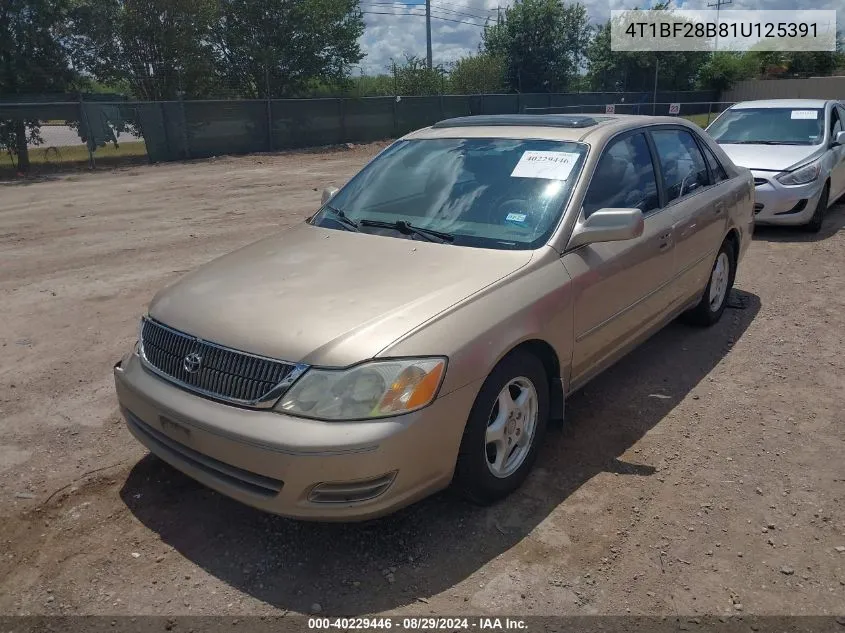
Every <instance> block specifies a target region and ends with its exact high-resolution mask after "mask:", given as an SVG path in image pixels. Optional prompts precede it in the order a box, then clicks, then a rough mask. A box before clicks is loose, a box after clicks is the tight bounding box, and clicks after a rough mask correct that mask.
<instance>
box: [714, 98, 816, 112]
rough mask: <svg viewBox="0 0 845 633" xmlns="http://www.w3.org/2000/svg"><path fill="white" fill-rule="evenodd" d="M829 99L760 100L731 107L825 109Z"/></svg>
mask: <svg viewBox="0 0 845 633" xmlns="http://www.w3.org/2000/svg"><path fill="white" fill-rule="evenodd" d="M828 101H830V100H828V99H760V100H759V101H740V102H739V103H735V104H734V105H732V106H731V109H732V110H741V109H744V108H823V107H825V105H826V104H827V103H828Z"/></svg>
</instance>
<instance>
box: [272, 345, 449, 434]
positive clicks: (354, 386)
mask: <svg viewBox="0 0 845 633" xmlns="http://www.w3.org/2000/svg"><path fill="white" fill-rule="evenodd" d="M445 370H446V359H445V358H409V359H397V360H383V361H372V362H369V363H364V364H363V365H357V366H356V367H352V368H350V369H309V370H308V371H307V372H306V373H305V375H304V376H302V378H300V379H299V380H297V381H296V382H295V383H294V385H293V387H291V388H290V389H289V390H288V392H287V393H286V394H285V395H284V396H282V399H281V400H280V401H279V403H278V404H277V405H276V410H277V411H281V412H283V413H290V414H291V415H298V416H302V417H307V418H316V419H318V420H366V419H370V418H384V417H387V416H391V415H399V414H402V413H408V412H409V411H415V410H417V409H421V408H422V407H424V406H426V405H428V404H430V403H431V401H432V400H434V396H436V395H437V390H438V389H439V388H440V383H441V382H442V380H443V375H444V374H445V373H446V371H445Z"/></svg>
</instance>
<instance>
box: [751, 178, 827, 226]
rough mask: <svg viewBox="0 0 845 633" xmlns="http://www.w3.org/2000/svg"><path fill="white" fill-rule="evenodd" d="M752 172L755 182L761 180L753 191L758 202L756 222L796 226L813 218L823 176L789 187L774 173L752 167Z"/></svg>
mask: <svg viewBox="0 0 845 633" xmlns="http://www.w3.org/2000/svg"><path fill="white" fill-rule="evenodd" d="M751 173H752V174H753V175H754V181H755V183H759V184H756V187H755V190H754V194H755V204H756V205H757V208H756V209H755V215H754V221H755V222H756V223H757V224H781V225H786V226H795V225H800V224H807V222H809V221H810V219H811V218H812V217H813V213H815V210H816V205H817V204H818V202H819V197H820V196H821V193H822V188H823V186H824V179H823V178H817V179H816V180H814V181H813V182H810V183H807V184H806V185H798V186H795V187H786V186H784V185H782V184H781V183H780V182H778V180H776V179H775V173H774V172H768V171H754V170H752V172H751ZM778 173H779V172H778ZM763 181H765V182H763ZM760 205H762V208H761V209H760V208H759V206H760ZM758 209H759V210H758Z"/></svg>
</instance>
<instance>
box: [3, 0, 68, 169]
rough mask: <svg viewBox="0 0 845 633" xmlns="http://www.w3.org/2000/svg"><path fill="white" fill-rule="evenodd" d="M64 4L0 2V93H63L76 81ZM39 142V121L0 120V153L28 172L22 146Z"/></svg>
mask: <svg viewBox="0 0 845 633" xmlns="http://www.w3.org/2000/svg"><path fill="white" fill-rule="evenodd" d="M70 10H71V6H70V3H69V2H68V1H67V0H2V1H0V95H2V96H3V98H4V99H5V100H15V99H16V97H17V96H18V95H32V94H38V93H42V94H43V93H63V92H65V91H66V90H68V89H70V88H72V87H73V81H74V79H75V77H76V75H75V73H74V72H73V71H72V70H71V65H70V62H69V49H68V39H69V38H68V33H67V31H66V25H67V22H68V19H69V17H68V16H69V13H70ZM40 143H41V136H40V134H39V122H38V121H28V120H24V119H12V120H0V150H2V151H6V152H7V153H8V154H9V155H10V156H11V157H12V158H13V160H14V159H15V158H16V159H17V164H18V171H20V172H24V173H25V172H27V171H29V151H28V145H29V144H34V145H38V144H40Z"/></svg>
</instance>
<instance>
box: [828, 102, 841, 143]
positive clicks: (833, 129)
mask: <svg viewBox="0 0 845 633" xmlns="http://www.w3.org/2000/svg"><path fill="white" fill-rule="evenodd" d="M841 131H842V119H841V117H840V116H839V108H837V107H836V106H834V107H833V108H831V110H830V136H831V137H834V136H836V135H837V133H839V132H841Z"/></svg>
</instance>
